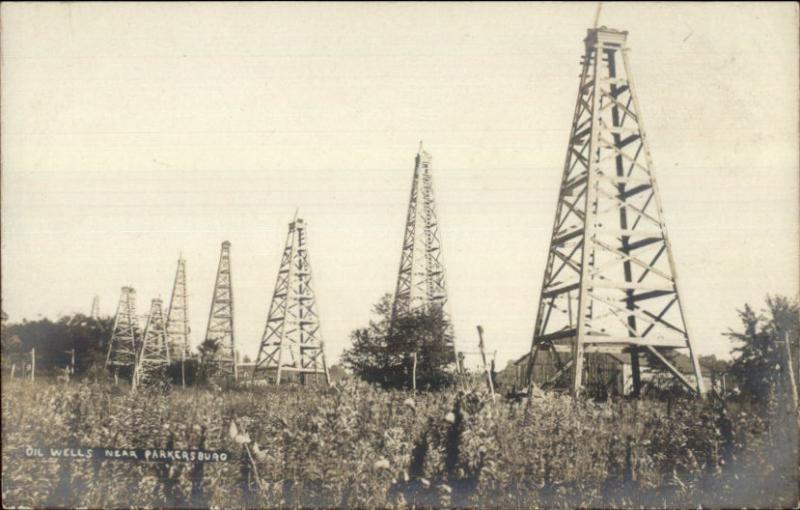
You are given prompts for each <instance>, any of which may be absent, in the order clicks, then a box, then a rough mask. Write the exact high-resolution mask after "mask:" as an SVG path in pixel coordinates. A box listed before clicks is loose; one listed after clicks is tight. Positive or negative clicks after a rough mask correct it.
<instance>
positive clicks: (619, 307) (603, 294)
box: [527, 27, 703, 395]
mask: <svg viewBox="0 0 800 510" xmlns="http://www.w3.org/2000/svg"><path fill="white" fill-rule="evenodd" d="M626 38H627V32H621V31H617V30H612V29H608V28H606V27H601V28H595V29H590V30H589V31H588V35H587V37H586V39H585V45H586V53H585V55H584V57H583V61H582V65H583V70H582V73H581V82H580V87H579V89H578V98H577V102H576V106H575V112H574V118H573V121H572V129H571V133H570V138H569V144H568V147H567V156H566V162H565V164H564V170H563V176H562V180H561V188H560V192H559V197H558V204H557V207H556V217H555V222H554V225H553V230H552V238H551V241H550V248H549V252H548V258H547V266H546V269H545V273H544V279H543V283H542V291H541V295H540V299H539V309H538V314H537V318H536V326H535V329H534V336H533V341H532V345H531V355H530V357H529V358H528V360H529V362H528V372H527V377H528V380H529V382H532V375H533V367H534V365H535V362H536V357H537V355H539V354H540V352H542V351H548V352H549V355H548V356H549V357H550V358H551V359H553V360H554V361H555V365H556V368H557V370H556V372H555V374H554V375H553V376H552V377H551V378H550V380H549V381H547V382H549V383H558V382H559V381H564V379H565V378H564V377H562V376H566V375H567V374H568V373H570V372H571V374H572V381H571V384H572V391H573V394H575V395H577V394H578V393H580V392H581V391H582V389H583V388H584V381H583V379H584V359H585V355H587V354H591V353H599V354H598V355H599V356H603V357H605V356H604V355H606V354H610V355H615V356H620V355H624V356H630V366H631V372H632V376H633V377H632V378H633V381H632V382H633V392H634V394H635V395H638V394H639V391H640V388H641V376H640V361H642V359H643V357H646V358H644V359H646V360H647V361H648V362H649V364H650V366H651V368H654V369H659V370H665V371H667V372H668V373H671V374H672V375H673V376H674V377H675V378H676V379H677V380H679V381H680V382H681V383H683V384H684V385H685V386H686V387H688V388H689V389H690V390H691V391H693V392H696V393H698V394H702V393H703V383H702V378H701V377H700V367H699V364H698V359H697V353H696V351H695V350H694V349H693V348H692V344H691V342H690V335H689V331H688V328H687V326H686V321H685V320H684V314H683V307H682V303H681V301H680V299H679V292H678V282H677V276H676V272H675V263H674V260H673V256H672V250H671V247H670V244H669V240H668V238H667V230H666V226H665V224H664V220H663V217H662V207H661V201H660V198H659V193H658V188H657V186H656V180H655V175H654V173H653V164H652V161H651V158H650V151H649V148H648V142H647V138H646V135H645V132H644V127H643V125H642V120H641V116H640V112H641V111H640V109H639V103H638V100H637V97H636V91H635V88H634V84H633V79H632V76H631V74H630V64H629V58H628V48H627V46H626ZM676 351H678V352H680V351H683V352H686V351H688V352H687V354H688V357H689V358H690V359H691V363H692V367H693V374H684V373H682V372H681V371H680V370H679V369H678V368H677V367H676V366H675V365H674V364H673V363H672V361H671V360H672V358H673V355H674V354H675V353H676ZM593 356H594V355H593ZM566 379H568V377H567V378H566Z"/></svg>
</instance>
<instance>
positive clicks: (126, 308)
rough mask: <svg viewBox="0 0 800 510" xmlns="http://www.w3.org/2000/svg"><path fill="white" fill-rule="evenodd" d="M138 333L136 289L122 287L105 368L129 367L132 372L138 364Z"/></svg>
mask: <svg viewBox="0 0 800 510" xmlns="http://www.w3.org/2000/svg"><path fill="white" fill-rule="evenodd" d="M138 335H139V321H138V318H137V316H136V290H134V289H133V288H132V287H122V293H121V295H120V298H119V304H118V305H117V313H116V316H115V317H114V327H113V329H112V332H111V340H110V341H109V343H108V355H107V356H106V363H105V368H107V369H110V368H114V370H115V371H116V370H117V369H120V368H124V369H126V370H127V369H129V370H130V373H131V374H132V373H133V368H134V367H135V366H136V353H137V348H138V345H137V342H138V340H139V337H138Z"/></svg>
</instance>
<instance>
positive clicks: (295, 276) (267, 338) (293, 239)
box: [253, 215, 330, 385]
mask: <svg viewBox="0 0 800 510" xmlns="http://www.w3.org/2000/svg"><path fill="white" fill-rule="evenodd" d="M284 372H286V373H290V374H292V373H293V374H297V378H298V379H299V381H300V382H301V383H303V384H305V383H306V376H307V375H308V374H323V375H324V376H325V383H326V384H330V377H329V375H328V366H327V364H326V363H325V351H324V349H323V342H322V332H321V331H320V320H319V314H318V313H317V304H316V298H315V296H314V286H313V280H312V274H311V264H310V262H309V257H308V247H307V245H306V225H305V223H304V222H303V220H302V219H300V218H297V216H296V215H295V218H294V220H293V221H292V222H291V223H289V233H288V235H287V236H286V247H285V248H284V250H283V256H282V257H281V265H280V268H279V269H278V278H277V280H276V282H275V291H274V292H273V294H272V303H271V304H270V307H269V312H268V314H267V323H266V325H265V327H264V334H263V335H262V337H261V346H260V348H259V350H258V356H257V357H256V364H255V366H254V367H253V380H255V379H257V378H261V379H267V380H270V381H273V380H274V382H275V384H276V385H278V384H280V383H281V376H282V374H283V373H284ZM316 377H318V376H317V375H315V379H316Z"/></svg>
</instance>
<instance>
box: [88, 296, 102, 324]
mask: <svg viewBox="0 0 800 510" xmlns="http://www.w3.org/2000/svg"><path fill="white" fill-rule="evenodd" d="M89 317H91V318H92V319H99V318H100V296H97V295H95V296H94V298H92V310H91V311H90V312H89Z"/></svg>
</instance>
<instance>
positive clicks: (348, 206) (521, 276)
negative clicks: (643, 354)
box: [0, 3, 800, 368]
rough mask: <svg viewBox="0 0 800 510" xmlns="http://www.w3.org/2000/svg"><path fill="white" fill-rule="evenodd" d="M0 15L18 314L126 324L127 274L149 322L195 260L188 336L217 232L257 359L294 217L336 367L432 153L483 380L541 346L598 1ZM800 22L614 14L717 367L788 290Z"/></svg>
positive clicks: (614, 7)
mask: <svg viewBox="0 0 800 510" xmlns="http://www.w3.org/2000/svg"><path fill="white" fill-rule="evenodd" d="M0 9H1V11H2V18H1V19H0V21H1V22H2V26H1V27H0V28H2V30H0V42H1V43H2V45H1V47H2V50H1V51H2V76H3V79H2V84H1V85H2V90H1V92H2V98H3V109H2V112H0V115H1V117H0V121H1V122H2V127H3V129H2V139H1V140H2V151H1V157H2V159H1V160H0V164H2V186H1V187H0V193H2V269H3V270H2V290H3V292H2V307H3V311H4V312H5V313H6V314H8V317H9V322H20V321H21V320H22V318H27V319H28V320H37V319H38V318H45V317H50V318H55V319H57V317H58V316H64V315H71V314H73V313H85V314H86V315H88V314H89V311H90V309H91V303H92V299H93V297H94V296H95V295H98V296H99V298H100V308H101V315H110V316H112V317H113V315H114V312H115V310H116V306H117V301H118V299H119V292H120V288H121V287H123V286H125V285H129V286H132V287H133V288H135V289H136V291H137V310H138V311H139V312H146V311H147V310H148V308H149V304H150V299H151V298H154V297H160V298H161V299H162V300H163V301H164V306H165V307H166V306H167V305H168V304H169V297H170V292H171V290H172V287H171V286H172V283H173V278H174V273H175V264H176V262H177V259H178V256H179V254H181V253H182V254H183V257H184V258H185V259H186V261H187V280H188V293H189V297H188V312H189V317H190V321H191V326H192V328H191V329H192V333H191V341H192V348H193V349H194V348H195V347H196V346H197V345H198V344H199V343H200V342H201V341H202V339H203V336H204V334H205V325H206V321H207V319H208V310H209V307H210V300H211V291H212V287H213V284H214V275H215V272H216V267H217V262H218V257H219V249H220V244H221V243H222V242H223V241H225V240H228V241H230V242H231V245H232V246H231V260H232V279H233V287H234V300H235V304H234V306H235V328H236V342H237V348H238V349H239V350H240V352H241V354H242V356H244V355H248V356H249V357H250V358H251V359H255V355H256V353H257V349H258V343H259V341H260V338H261V332H262V331H263V328H264V322H265V320H266V314H267V307H268V306H269V300H270V298H271V296H272V291H273V287H274V284H275V277H276V273H277V270H278V265H279V260H280V256H281V251H282V249H283V244H284V241H285V236H286V230H287V226H288V223H289V222H290V221H291V218H292V216H293V214H294V212H295V210H296V208H298V207H299V210H300V215H301V216H302V217H303V218H304V219H305V220H306V222H307V224H308V236H309V255H310V259H311V266H312V268H313V270H314V279H315V290H316V292H317V299H318V303H319V313H320V316H321V322H322V331H323V339H324V341H325V345H326V355H327V357H328V363H329V365H332V364H335V363H338V362H339V356H340V354H341V352H342V350H343V349H345V348H347V347H349V344H350V341H349V333H350V332H351V331H352V330H354V329H356V328H358V327H362V326H366V325H367V322H368V320H369V319H370V316H371V308H372V305H373V304H374V303H376V302H377V301H378V300H379V299H380V298H381V296H382V295H383V294H385V293H393V292H394V288H395V283H396V278H397V269H398V265H399V262H400V251H401V244H402V236H403V225H404V221H405V214H406V208H407V205H408V204H407V201H408V193H409V190H410V186H411V179H412V174H413V161H414V157H415V155H416V151H417V146H418V144H419V142H420V140H424V141H425V150H426V151H427V152H429V153H430V154H431V155H432V157H433V163H432V168H433V170H432V172H433V179H434V193H435V199H436V202H437V208H438V213H439V221H440V225H441V227H440V229H441V233H442V251H443V257H444V265H445V268H446V274H447V284H448V292H449V303H450V309H451V313H452V317H453V324H454V327H455V333H456V345H457V348H458V349H459V350H474V348H476V347H477V341H478V338H477V333H476V331H475V326H476V325H477V324H481V325H482V326H483V327H484V329H485V331H486V333H485V338H486V344H487V351H488V352H489V353H491V352H493V351H494V350H497V351H498V358H497V366H498V368H500V367H504V366H505V365H506V363H507V362H508V361H509V360H512V359H517V358H519V357H520V356H522V355H524V354H525V353H527V352H528V350H529V349H530V343H531V337H532V334H533V327H534V321H535V319H536V307H537V300H538V298H539V288H540V286H541V279H542V274H543V271H544V265H545V260H546V255H547V247H548V243H549V238H550V230H551V228H552V222H553V217H554V214H555V204H556V197H557V194H558V186H559V181H560V178H561V171H562V165H563V160H564V151H565V150H566V143H567V138H568V136H569V128H570V121H571V117H572V112H573V109H574V105H575V93H576V91H577V87H578V77H577V74H578V72H579V65H578V62H579V60H580V57H581V55H582V52H583V37H585V34H586V29H587V28H588V24H589V23H590V22H591V21H592V19H593V16H594V13H595V9H596V5H595V4H588V3H580V4H577V5H575V4H554V5H544V4H540V5H536V4H534V5H524V4H500V5H490V4H451V5H446V4H436V5H432V4H416V3H413V4H366V5H354V4H337V5H335V6H331V5H324V4H315V5H302V4H289V5H287V4H236V5H235V6H225V5H222V4H211V5H200V4H189V5H186V4H183V5H176V4H150V5H132V4H123V5H111V4H4V5H2V6H1V7H0ZM132 20H135V23H134V22H133V21H132ZM796 20H797V9H796V6H794V8H792V4H789V5H787V6H786V7H784V6H783V5H781V4H766V5H764V4H737V5H736V8H735V9H733V8H727V7H725V6H724V5H717V4H711V5H702V6H701V5H698V4H628V5H626V6H622V5H620V4H608V5H604V6H603V11H602V16H601V20H600V25H608V26H614V27H617V28H620V29H623V30H627V31H628V32H629V44H630V46H631V49H632V54H631V60H632V67H631V71H632V75H633V76H634V78H635V84H636V87H637V92H638V94H639V98H640V103H641V109H642V112H643V119H644V125H645V129H646V132H647V135H648V139H649V141H650V145H651V149H652V153H653V160H654V165H655V175H656V179H657V182H658V184H659V189H660V195H661V199H662V202H663V207H664V216H665V219H666V225H667V228H668V231H669V237H670V241H671V244H672V247H673V252H674V256H675V261H676V266H677V274H678V278H679V279H680V281H681V292H682V294H681V300H682V302H683V305H684V307H685V310H686V318H687V322H688V324H689V328H690V331H691V332H692V337H693V338H692V339H693V341H694V344H695V345H696V347H697V350H698V352H699V354H700V355H708V354H714V355H716V356H717V358H721V359H730V349H731V348H732V345H731V343H730V341H729V340H728V339H726V338H725V337H724V332H725V331H727V329H728V328H733V329H736V328H738V327H739V325H740V322H739V320H738V317H737V314H736V311H737V309H739V308H741V307H743V306H744V304H745V303H749V304H750V305H752V306H754V307H755V308H756V309H759V310H760V309H761V307H762V306H763V304H764V300H765V298H766V296H767V295H768V294H779V295H785V296H788V297H791V298H797V297H798V294H800V291H799V290H798V280H800V257H798V253H799V250H798V242H799V241H800V209H799V208H798V193H797V192H798V179H799V176H798V173H799V172H798V168H800V164H799V161H798V134H799V133H798V106H799V104H798V92H797V90H798V85H799V83H798V56H800V55H799V53H798V48H797V37H798V36H797V34H796V33H795V31H794V27H795V24H796ZM787 34H791V36H789V35H787ZM789 43H792V44H789ZM742 77H746V79H742Z"/></svg>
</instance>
